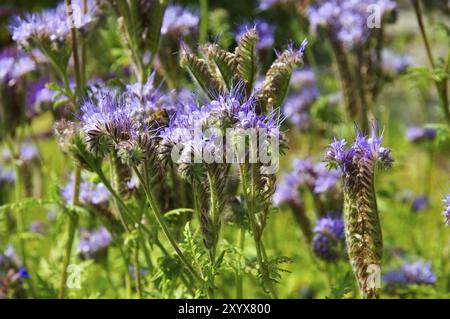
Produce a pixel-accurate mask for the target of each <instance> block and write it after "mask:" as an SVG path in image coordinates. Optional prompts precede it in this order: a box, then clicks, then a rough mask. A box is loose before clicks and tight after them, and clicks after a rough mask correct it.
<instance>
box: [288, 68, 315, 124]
mask: <svg viewBox="0 0 450 319" xmlns="http://www.w3.org/2000/svg"><path fill="white" fill-rule="evenodd" d="M290 89H291V91H292V93H291V94H290V95H289V96H288V97H287V98H286V101H285V102H284V105H283V114H284V115H285V116H286V119H287V120H288V121H289V122H290V123H292V124H293V125H294V126H295V127H296V128H297V129H299V130H302V131H304V130H306V129H308V128H309V127H310V124H311V122H310V108H311V106H312V104H313V103H314V102H315V101H316V100H317V99H318V97H319V94H320V93H319V88H318V86H317V82H316V77H315V74H314V71H313V70H311V69H308V68H305V69H301V70H296V71H295V72H293V74H292V77H291V82H290Z"/></svg>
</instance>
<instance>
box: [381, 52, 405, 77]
mask: <svg viewBox="0 0 450 319" xmlns="http://www.w3.org/2000/svg"><path fill="white" fill-rule="evenodd" d="M381 59H382V61H383V62H382V63H383V64H382V68H383V72H384V73H385V74H386V75H388V76H394V75H397V74H401V73H404V72H405V71H406V70H407V69H408V68H409V67H410V66H411V65H412V58H411V57H410V56H403V55H398V54H396V53H394V52H393V51H391V50H388V49H384V50H383V51H382V53H381Z"/></svg>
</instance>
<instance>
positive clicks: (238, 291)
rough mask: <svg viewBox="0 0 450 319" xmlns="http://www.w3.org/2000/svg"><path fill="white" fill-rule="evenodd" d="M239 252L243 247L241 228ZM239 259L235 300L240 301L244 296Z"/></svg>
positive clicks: (242, 250) (243, 236)
mask: <svg viewBox="0 0 450 319" xmlns="http://www.w3.org/2000/svg"><path fill="white" fill-rule="evenodd" d="M238 246H239V250H240V251H241V253H243V252H244V246H245V229H243V228H241V229H239V242H238ZM240 262H241V258H240V257H239V265H238V267H239V268H238V270H237V271H236V298H237V299H242V298H243V296H244V276H243V274H242V273H241V269H240V267H241V265H240Z"/></svg>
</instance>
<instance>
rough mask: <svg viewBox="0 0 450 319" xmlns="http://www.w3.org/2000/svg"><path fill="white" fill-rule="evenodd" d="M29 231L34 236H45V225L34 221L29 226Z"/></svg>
mask: <svg viewBox="0 0 450 319" xmlns="http://www.w3.org/2000/svg"><path fill="white" fill-rule="evenodd" d="M30 231H31V232H32V233H35V234H45V224H44V223H43V222H41V221H40V220H35V221H34V222H32V223H31V224H30Z"/></svg>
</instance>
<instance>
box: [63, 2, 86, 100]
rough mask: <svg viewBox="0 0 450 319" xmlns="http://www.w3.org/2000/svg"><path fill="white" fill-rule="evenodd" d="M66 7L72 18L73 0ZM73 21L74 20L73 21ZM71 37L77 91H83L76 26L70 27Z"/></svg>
mask: <svg viewBox="0 0 450 319" xmlns="http://www.w3.org/2000/svg"><path fill="white" fill-rule="evenodd" d="M66 9H67V15H68V16H69V17H70V18H71V19H72V16H73V11H72V0H66ZM71 22H72V23H73V21H71ZM70 32H71V38H72V52H73V66H74V69H75V81H76V83H77V87H76V90H75V91H76V93H82V92H83V87H82V83H81V75H80V61H79V58H78V47H77V30H76V29H75V27H74V26H71V28H70Z"/></svg>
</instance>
